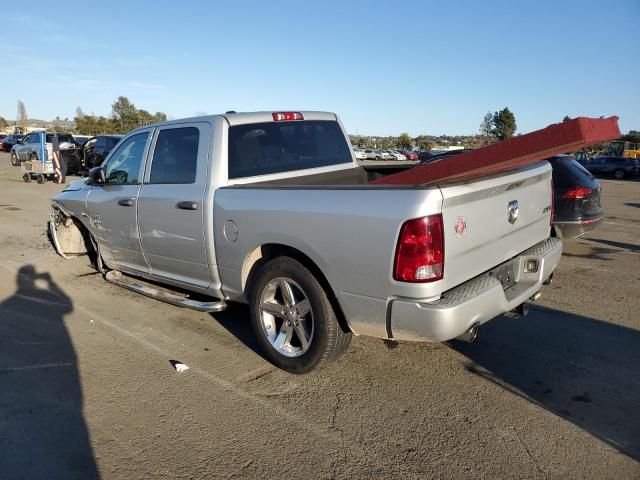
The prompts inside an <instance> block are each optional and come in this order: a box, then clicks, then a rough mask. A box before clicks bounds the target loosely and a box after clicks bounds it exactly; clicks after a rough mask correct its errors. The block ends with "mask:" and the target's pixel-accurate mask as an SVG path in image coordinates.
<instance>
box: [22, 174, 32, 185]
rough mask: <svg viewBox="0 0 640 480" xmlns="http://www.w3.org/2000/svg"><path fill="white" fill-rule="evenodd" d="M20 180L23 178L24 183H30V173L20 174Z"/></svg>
mask: <svg viewBox="0 0 640 480" xmlns="http://www.w3.org/2000/svg"><path fill="white" fill-rule="evenodd" d="M22 180H24V183H31V174H30V173H25V174H24V175H22Z"/></svg>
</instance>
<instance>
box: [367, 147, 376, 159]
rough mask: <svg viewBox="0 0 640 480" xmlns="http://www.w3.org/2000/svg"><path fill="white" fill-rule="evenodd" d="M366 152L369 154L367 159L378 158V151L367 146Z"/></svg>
mask: <svg viewBox="0 0 640 480" xmlns="http://www.w3.org/2000/svg"><path fill="white" fill-rule="evenodd" d="M364 153H365V154H366V155H367V160H375V159H376V155H377V154H376V151H375V150H372V149H370V148H367V149H366V150H365V151H364Z"/></svg>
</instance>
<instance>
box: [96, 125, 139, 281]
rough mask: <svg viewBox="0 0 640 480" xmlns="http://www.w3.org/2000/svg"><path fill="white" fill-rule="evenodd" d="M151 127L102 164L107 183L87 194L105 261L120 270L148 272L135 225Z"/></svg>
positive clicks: (134, 136) (135, 134) (133, 137)
mask: <svg viewBox="0 0 640 480" xmlns="http://www.w3.org/2000/svg"><path fill="white" fill-rule="evenodd" d="M150 138H151V130H150V129H149V130H142V131H137V132H136V133H134V134H133V135H131V136H129V137H128V138H127V139H126V140H125V141H124V142H123V143H121V144H120V147H119V148H118V149H117V150H115V151H114V152H113V155H111V156H110V157H109V159H108V161H107V163H106V165H104V169H105V176H106V179H107V182H106V183H105V184H104V185H93V186H92V187H91V190H90V191H89V194H88V195H87V212H88V217H89V222H90V224H91V227H92V232H93V234H94V235H95V238H96V240H97V241H98V244H99V245H100V251H101V254H102V255H103V257H104V258H105V260H106V261H107V262H111V263H114V264H116V265H117V266H120V267H122V268H123V269H129V270H134V271H136V272H148V271H149V268H148V266H147V263H146V261H145V259H144V256H143V255H142V249H141V246H140V236H139V233H138V225H137V208H136V207H137V202H138V194H139V192H140V187H141V183H142V173H143V170H144V159H145V158H146V156H147V151H148V148H149V140H150Z"/></svg>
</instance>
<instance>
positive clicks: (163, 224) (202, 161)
mask: <svg viewBox="0 0 640 480" xmlns="http://www.w3.org/2000/svg"><path fill="white" fill-rule="evenodd" d="M209 132H210V125H209V124H208V123H205V122H198V123H182V124H172V125H167V126H165V127H160V128H158V129H157V131H156V134H155V138H154V142H153V147H152V156H151V159H150V165H149V166H148V167H147V170H146V172H145V180H144V184H143V186H142V190H141V192H140V200H139V204H138V215H139V225H140V236H141V240H142V248H143V250H144V253H145V257H146V259H147V262H148V263H149V266H150V268H151V273H152V274H153V275H156V276H159V277H164V278H167V279H170V280H174V281H178V282H181V283H185V284H190V285H195V286H198V287H203V288H206V287H208V286H209V285H210V283H211V276H210V275H209V265H208V262H207V250H206V249H207V245H206V243H205V233H204V215H205V212H206V211H207V209H206V208H205V205H204V203H203V201H204V195H205V190H206V187H207V179H208V175H207V165H208V152H209V150H210V148H209Z"/></svg>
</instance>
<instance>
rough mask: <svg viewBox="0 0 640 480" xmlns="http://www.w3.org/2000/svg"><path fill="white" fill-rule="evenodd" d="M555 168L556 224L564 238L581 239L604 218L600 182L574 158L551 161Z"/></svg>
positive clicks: (554, 205) (567, 156)
mask: <svg viewBox="0 0 640 480" xmlns="http://www.w3.org/2000/svg"><path fill="white" fill-rule="evenodd" d="M547 160H548V161H549V163H550V164H551V167H552V168H553V195H554V202H553V207H554V208H553V225H554V227H555V230H556V233H557V235H558V236H559V237H561V238H573V237H579V236H580V235H583V234H584V233H586V232H588V231H589V230H592V229H593V228H594V227H595V226H596V225H597V224H598V223H599V222H600V220H602V218H603V217H604V209H603V208H602V205H601V203H600V183H598V180H596V179H595V177H594V176H593V175H592V174H591V173H590V172H589V171H587V170H586V169H585V168H584V167H583V166H582V165H580V164H579V163H578V162H577V161H576V160H575V157H573V156H571V155H558V156H555V157H552V158H548V159H547Z"/></svg>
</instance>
